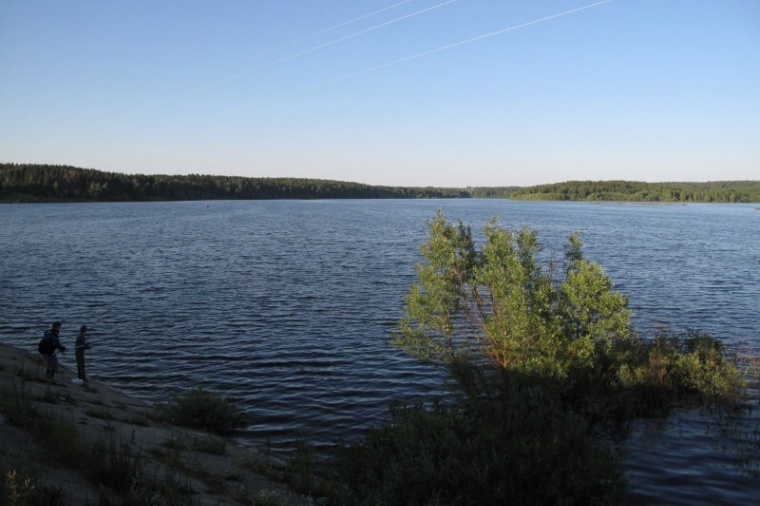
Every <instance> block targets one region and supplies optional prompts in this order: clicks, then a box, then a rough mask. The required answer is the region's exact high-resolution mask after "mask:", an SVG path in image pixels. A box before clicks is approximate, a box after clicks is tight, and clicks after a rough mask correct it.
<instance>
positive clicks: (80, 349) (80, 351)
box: [74, 325, 91, 383]
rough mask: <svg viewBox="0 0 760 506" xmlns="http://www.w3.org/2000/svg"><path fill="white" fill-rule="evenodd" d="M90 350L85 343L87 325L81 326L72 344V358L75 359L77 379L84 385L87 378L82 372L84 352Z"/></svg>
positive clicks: (88, 345)
mask: <svg viewBox="0 0 760 506" xmlns="http://www.w3.org/2000/svg"><path fill="white" fill-rule="evenodd" d="M90 348H91V345H90V343H88V342H87V325H82V327H81V328H80V329H79V335H78V336H77V340H76V342H75V344H74V356H75V357H76V359H77V378H79V379H80V380H82V382H84V383H87V376H86V375H85V372H84V352H85V350H89V349H90Z"/></svg>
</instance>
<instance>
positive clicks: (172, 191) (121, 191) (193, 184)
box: [0, 163, 517, 202]
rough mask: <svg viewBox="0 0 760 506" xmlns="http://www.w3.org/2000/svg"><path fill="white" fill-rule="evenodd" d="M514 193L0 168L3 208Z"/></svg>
mask: <svg viewBox="0 0 760 506" xmlns="http://www.w3.org/2000/svg"><path fill="white" fill-rule="evenodd" d="M516 189H517V188H516V187H509V188H507V187H502V188H467V189H461V188H435V187H402V186H372V185H366V184H361V183H351V182H344V181H331V180H324V179H306V178H285V177H282V178H269V177H242V176H214V175H199V174H190V175H142V174H135V175H129V174H120V173H116V172H104V171H99V170H95V169H82V168H78V167H71V166H67V165H41V164H14V163H4V164H0V200H2V201H5V202H40V201H42V202H49V201H102V202H119V201H171V200H256V199H261V200H265V199H413V198H506V197H508V196H509V194H510V193H511V192H513V191H515V190H516Z"/></svg>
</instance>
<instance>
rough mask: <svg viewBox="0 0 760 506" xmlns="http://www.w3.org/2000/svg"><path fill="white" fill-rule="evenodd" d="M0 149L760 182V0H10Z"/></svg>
mask: <svg viewBox="0 0 760 506" xmlns="http://www.w3.org/2000/svg"><path fill="white" fill-rule="evenodd" d="M0 162H5V163H8V162H13V163H44V164H63V165H73V166H76V167H82V168H92V169H97V170H103V171H108V172H119V173H126V174H213V175H226V176H249V177H299V178H316V179H330V180H339V181H352V182H359V183H366V184H373V185H390V186H438V187H468V186H530V185H536V184H544V183H556V182H562V181H568V180H613V179H615V180H618V179H624V180H633V181H647V182H659V181H717V180H760V0H607V1H601V2H600V1H594V0H587V1H583V0H406V1H402V0H301V1H295V0H247V1H243V0H223V1H211V0H205V1H202V0H153V1H148V0H143V1H136V0H130V1H127V0H109V1H103V0H90V1H84V0H67V1H63V0H56V1H52V0H35V1H29V0H0Z"/></svg>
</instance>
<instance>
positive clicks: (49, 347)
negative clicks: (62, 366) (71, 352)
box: [37, 322, 66, 381]
mask: <svg viewBox="0 0 760 506" xmlns="http://www.w3.org/2000/svg"><path fill="white" fill-rule="evenodd" d="M60 333H61V322H54V323H53V326H52V328H50V329H49V330H46V331H45V335H43V336H42V339H41V340H40V344H39V345H38V346H37V351H39V352H40V354H41V355H42V356H43V358H44V359H45V362H46V363H47V370H46V371H45V376H46V377H47V379H48V381H54V380H55V373H56V372H57V371H58V357H57V356H56V354H55V352H56V350H60V351H61V353H63V352H64V351H66V347H65V346H63V345H62V344H61V339H60Z"/></svg>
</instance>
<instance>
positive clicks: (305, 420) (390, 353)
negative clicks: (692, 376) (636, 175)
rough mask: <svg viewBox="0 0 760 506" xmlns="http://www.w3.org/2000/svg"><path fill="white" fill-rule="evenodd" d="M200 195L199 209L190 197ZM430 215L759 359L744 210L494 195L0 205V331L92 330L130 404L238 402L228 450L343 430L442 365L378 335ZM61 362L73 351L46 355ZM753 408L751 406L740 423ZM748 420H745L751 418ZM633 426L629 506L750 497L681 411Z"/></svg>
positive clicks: (756, 295)
mask: <svg viewBox="0 0 760 506" xmlns="http://www.w3.org/2000/svg"><path fill="white" fill-rule="evenodd" d="M206 204H208V207H206ZM438 209H441V210H442V211H443V213H444V215H445V216H446V217H447V218H449V219H458V218H461V219H462V220H464V221H465V222H467V223H470V224H472V225H473V228H474V229H475V230H476V231H480V230H482V227H483V225H484V224H485V223H486V222H487V220H488V219H489V218H490V217H491V216H499V217H500V219H501V221H502V223H503V224H504V225H505V226H507V227H509V228H515V229H516V228H519V227H521V226H522V225H527V226H528V227H530V228H534V229H537V230H538V231H539V237H540V238H541V240H542V242H543V243H544V245H545V246H546V251H547V252H550V251H554V252H556V253H561V251H562V245H563V243H564V241H565V240H566V238H567V236H568V235H569V234H570V233H571V232H572V231H574V230H578V231H579V232H580V233H581V237H582V240H583V242H584V246H585V252H586V256H587V257H588V258H589V259H591V260H593V261H595V262H598V263H600V264H601V265H602V267H603V268H604V269H605V271H606V272H607V273H608V274H609V275H610V277H611V278H612V279H613V281H614V283H615V287H616V289H617V290H619V291H621V292H623V293H624V294H626V295H627V296H628V297H629V299H630V307H631V309H632V311H633V313H634V324H635V327H636V330H637V331H638V332H639V333H640V334H643V335H653V334H654V333H655V332H656V331H658V330H662V329H670V330H673V331H681V330H683V329H684V328H685V327H694V328H697V329H700V330H703V331H707V332H709V333H711V334H712V335H714V336H716V337H718V338H721V339H722V340H724V341H725V342H726V344H727V345H728V346H729V347H730V348H731V349H734V350H740V351H746V352H753V353H754V354H755V355H760V312H759V311H758V308H760V210H758V209H757V206H756V205H688V206H684V205H671V206H638V205H595V204H585V203H520V202H509V201H497V200H456V201H454V200H437V201H430V200H426V201H416V200H415V201H408V200H395V201H379V200H366V201H224V202H219V201H214V202H209V203H204V202H174V203H108V204H101V203H98V204H46V205H15V204H13V205H2V206H0V269H1V270H0V274H1V276H0V293H1V294H2V311H1V312H0V338H2V340H3V342H6V343H9V344H13V345H16V346H19V347H22V348H26V349H29V350H33V349H34V348H35V347H36V342H37V340H38V339H39V336H40V335H41V333H42V332H43V331H44V330H45V329H46V328H47V327H49V325H50V323H51V322H52V321H53V320H62V321H63V322H64V327H63V332H62V337H63V340H64V343H65V344H68V345H71V344H73V340H74V338H75V336H76V332H77V330H78V328H79V326H80V325H81V324H83V323H87V324H88V325H89V326H90V327H91V328H92V329H93V330H94V332H93V333H92V341H93V342H94V343H95V347H94V348H93V350H92V351H91V352H90V354H89V365H88V373H89V374H90V375H91V376H92V377H95V378H98V379H100V380H102V381H104V382H106V383H108V384H110V385H112V386H114V387H116V388H118V389H120V390H122V391H125V392H127V393H130V394H132V395H134V396H136V397H139V398H142V399H145V400H148V401H162V400H165V399H166V398H167V397H168V395H169V394H170V393H171V392H177V391H182V390H184V389H188V388H192V387H203V388H206V389H210V390H214V391H218V392H222V393H224V394H225V395H228V396H229V397H231V398H233V399H234V400H235V401H237V403H238V404H239V405H240V406H241V407H243V408H244V409H245V411H246V413H247V415H248V417H249V420H250V423H249V425H248V427H246V428H245V430H243V431H241V433H240V435H239V438H240V440H241V442H243V443H245V444H250V445H255V446H258V447H259V448H262V449H263V447H264V446H267V447H270V448H272V449H273V451H278V450H280V451H284V450H285V449H287V448H289V447H291V445H292V444H293V442H294V441H295V440H296V439H298V438H300V437H306V438H308V440H309V441H310V442H311V443H313V444H315V445H317V446H318V447H321V446H327V445H331V444H333V443H335V442H337V441H338V440H339V438H343V439H344V440H347V441H353V440H356V439H357V438H359V437H361V434H362V432H363V431H364V430H365V429H366V428H367V427H369V426H372V425H376V424H378V423H379V422H380V421H382V420H384V419H386V417H387V406H388V404H389V402H390V401H392V400H416V399H430V398H432V397H433V396H438V395H440V396H445V395H446V386H445V374H443V373H442V372H441V371H438V370H436V369H432V368H429V367H425V366H422V365H419V364H417V363H416V362H415V361H413V360H411V359H409V358H408V357H406V356H405V355H404V353H403V352H401V351H399V350H396V349H394V348H393V347H392V346H391V345H390V339H389V333H390V332H391V331H392V330H393V329H394V328H395V324H396V322H397V321H398V320H399V318H400V317H401V316H402V310H403V298H404V296H405V294H406V293H407V291H408V289H409V287H410V285H411V284H412V282H413V281H414V265H415V263H417V262H419V261H420V256H419V247H420V245H421V244H422V242H423V241H424V240H425V237H426V234H427V230H426V226H425V221H426V220H428V219H430V218H431V217H432V216H433V215H434V213H435V212H436V210H438ZM62 362H63V364H64V365H65V366H68V367H71V368H75V366H74V357H73V354H66V355H64V356H63V357H62ZM753 416H756V414H755V415H753ZM753 423H756V422H753ZM651 425H652V424H651V423H645V422H642V423H641V424H640V428H639V430H638V431H637V432H636V433H635V434H634V436H632V438H631V442H630V443H629V445H628V447H629V458H628V460H627V464H626V471H627V474H628V476H629V477H630V480H631V489H632V491H633V492H634V495H635V496H636V497H637V498H638V499H639V500H640V501H641V502H642V504H652V503H656V504H754V502H753V501H755V499H756V497H757V494H759V493H760V492H759V491H760V486H759V485H758V481H757V479H751V478H749V477H747V476H743V475H742V474H741V470H740V469H738V468H737V466H735V465H734V462H735V460H736V454H735V452H732V451H730V448H729V449H727V450H724V449H723V448H722V446H726V443H725V442H723V443H721V442H716V441H717V440H716V438H715V437H714V431H713V429H711V428H710V426H708V425H707V424H706V423H705V421H704V420H703V419H701V418H700V417H699V416H698V415H696V414H693V413H689V414H685V415H684V416H682V417H678V418H676V419H674V420H673V421H672V422H670V423H669V424H667V426H666V427H665V428H662V427H657V430H654V429H652V427H651Z"/></svg>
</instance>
